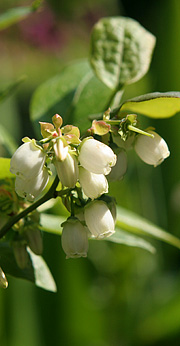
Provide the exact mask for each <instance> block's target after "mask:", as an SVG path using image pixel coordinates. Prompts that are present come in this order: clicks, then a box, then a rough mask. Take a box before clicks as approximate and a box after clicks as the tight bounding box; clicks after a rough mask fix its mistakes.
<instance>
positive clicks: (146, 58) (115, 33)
mask: <svg viewBox="0 0 180 346" xmlns="http://www.w3.org/2000/svg"><path fill="white" fill-rule="evenodd" d="M154 46H155V37H154V36H153V35H152V34H151V33H149V32H148V31H146V30H145V29H144V28H143V27H142V26H141V25H140V24H139V23H138V22H136V21H135V20H133V19H131V18H123V17H112V18H102V19H100V20H99V22H98V23H97V24H96V25H95V26H94V28H93V32H92V35H91V48H90V61H91V65H92V67H93V69H94V71H95V73H96V75H97V77H98V78H99V79H100V80H101V81H102V82H103V83H105V84H106V85H107V86H108V87H109V88H111V89H114V90H116V91H117V90H119V89H121V88H122V86H124V85H125V84H131V83H134V82H136V81H138V80H139V79H140V78H142V77H143V76H144V75H145V73H146V72H147V71H148V69H149V65H150V62H151V55H152V52H153V49H154Z"/></svg>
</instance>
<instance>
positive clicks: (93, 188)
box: [79, 167, 108, 199]
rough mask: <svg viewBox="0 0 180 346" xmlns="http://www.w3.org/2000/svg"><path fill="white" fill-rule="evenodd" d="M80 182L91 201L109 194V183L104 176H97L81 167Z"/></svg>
mask: <svg viewBox="0 0 180 346" xmlns="http://www.w3.org/2000/svg"><path fill="white" fill-rule="evenodd" d="M79 181H80V184H81V186H82V189H83V192H84V193H85V195H86V196H87V197H89V198H91V199H95V198H98V197H99V196H101V195H102V194H103V193H107V192H108V182H107V179H106V177H105V176H104V174H95V173H92V172H89V171H87V169H85V168H83V167H79Z"/></svg>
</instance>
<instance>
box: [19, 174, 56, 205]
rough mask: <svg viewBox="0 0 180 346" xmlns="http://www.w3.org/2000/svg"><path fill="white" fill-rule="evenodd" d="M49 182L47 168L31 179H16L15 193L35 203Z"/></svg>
mask: <svg viewBox="0 0 180 346" xmlns="http://www.w3.org/2000/svg"><path fill="white" fill-rule="evenodd" d="M48 180H49V174H48V171H47V169H46V168H44V169H43V170H41V172H40V173H39V174H38V175H37V176H36V177H32V178H30V179H26V178H20V177H16V181H15V191H16V193H17V194H18V195H19V196H20V197H23V198H26V199H27V200H28V201H33V200H34V199H35V198H36V197H38V196H39V195H40V193H41V192H42V191H43V190H44V189H45V187H46V185H47V183H48Z"/></svg>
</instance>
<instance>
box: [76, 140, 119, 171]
mask: <svg viewBox="0 0 180 346" xmlns="http://www.w3.org/2000/svg"><path fill="white" fill-rule="evenodd" d="M79 161H80V164H81V166H82V167H84V168H85V169H87V170H88V171H90V172H92V173H96V174H105V175H106V174H109V173H110V171H111V167H113V166H114V165H115V163H116V155H115V154H114V152H113V151H112V149H111V148H110V147H108V146H107V145H106V144H104V143H101V142H99V141H97V140H96V139H93V138H87V139H84V141H83V142H82V143H81V146H80V153H79Z"/></svg>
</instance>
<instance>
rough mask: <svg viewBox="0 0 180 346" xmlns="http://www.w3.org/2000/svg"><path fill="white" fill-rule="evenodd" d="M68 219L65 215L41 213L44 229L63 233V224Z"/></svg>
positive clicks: (54, 232) (49, 231)
mask: <svg viewBox="0 0 180 346" xmlns="http://www.w3.org/2000/svg"><path fill="white" fill-rule="evenodd" d="M65 220H66V218H65V217H63V216H57V215H52V214H45V213H41V221H40V224H41V228H42V230H43V231H45V232H48V233H53V234H58V235H61V233H62V227H61V224H62V223H63V222H64V221H65Z"/></svg>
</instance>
